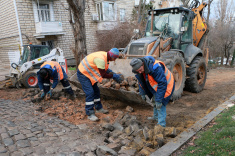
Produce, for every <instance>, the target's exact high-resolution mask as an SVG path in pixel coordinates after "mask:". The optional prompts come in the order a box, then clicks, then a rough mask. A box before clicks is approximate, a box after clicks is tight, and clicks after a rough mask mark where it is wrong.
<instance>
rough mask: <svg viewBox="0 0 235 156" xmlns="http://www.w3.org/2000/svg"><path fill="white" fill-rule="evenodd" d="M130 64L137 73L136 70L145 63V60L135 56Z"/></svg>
mask: <svg viewBox="0 0 235 156" xmlns="http://www.w3.org/2000/svg"><path fill="white" fill-rule="evenodd" d="M130 65H131V66H132V72H134V73H136V70H138V69H139V68H140V67H141V66H142V65H143V62H142V61H141V60H140V59H137V58H134V59H132V60H131V62H130Z"/></svg>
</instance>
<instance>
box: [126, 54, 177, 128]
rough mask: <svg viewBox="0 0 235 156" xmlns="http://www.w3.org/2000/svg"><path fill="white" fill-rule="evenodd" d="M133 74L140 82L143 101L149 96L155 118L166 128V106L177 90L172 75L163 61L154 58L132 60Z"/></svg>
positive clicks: (146, 57)
mask: <svg viewBox="0 0 235 156" xmlns="http://www.w3.org/2000/svg"><path fill="white" fill-rule="evenodd" d="M130 65H131V66H132V72H134V73H136V78H137V79H138V81H139V91H140V95H141V97H142V99H143V100H146V96H145V95H147V96H148V97H149V98H150V99H151V98H152V102H153V105H154V108H153V117H148V119H154V120H157V121H158V124H159V125H161V126H162V127H166V105H167V104H168V102H169V100H170V98H171V96H172V94H173V92H174V88H175V82H174V78H173V75H172V73H171V72H170V71H169V70H168V69H167V67H166V66H165V64H164V63H163V62H161V61H158V60H155V59H154V58H153V57H152V56H145V57H143V58H139V59H137V58H134V59H132V60H131V62H130Z"/></svg>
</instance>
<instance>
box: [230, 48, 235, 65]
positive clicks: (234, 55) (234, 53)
mask: <svg viewBox="0 0 235 156" xmlns="http://www.w3.org/2000/svg"><path fill="white" fill-rule="evenodd" d="M234 59H235V49H234V51H233V58H232V61H231V64H230V66H233V63H234Z"/></svg>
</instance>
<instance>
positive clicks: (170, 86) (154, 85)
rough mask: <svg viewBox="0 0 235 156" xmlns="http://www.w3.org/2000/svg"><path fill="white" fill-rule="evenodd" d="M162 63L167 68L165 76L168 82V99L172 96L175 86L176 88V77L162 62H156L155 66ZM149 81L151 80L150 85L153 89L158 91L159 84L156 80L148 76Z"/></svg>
mask: <svg viewBox="0 0 235 156" xmlns="http://www.w3.org/2000/svg"><path fill="white" fill-rule="evenodd" d="M157 63H160V64H161V65H163V66H164V67H165V72H164V73H165V76H166V80H167V89H166V93H165V95H164V98H166V97H168V96H169V95H171V92H172V89H173V86H174V77H173V75H172V73H171V72H170V70H169V69H168V68H167V67H166V66H165V64H164V63H163V62H161V61H158V60H156V61H155V62H154V65H155V64H157ZM148 79H149V83H150V85H151V86H152V88H153V89H154V90H155V91H157V87H158V83H157V82H156V81H155V80H154V78H153V77H152V76H151V75H149V74H148Z"/></svg>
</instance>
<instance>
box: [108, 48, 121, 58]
mask: <svg viewBox="0 0 235 156" xmlns="http://www.w3.org/2000/svg"><path fill="white" fill-rule="evenodd" d="M108 53H109V56H110V57H112V58H118V57H119V50H118V49H117V48H112V49H111V50H109V52H108Z"/></svg>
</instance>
